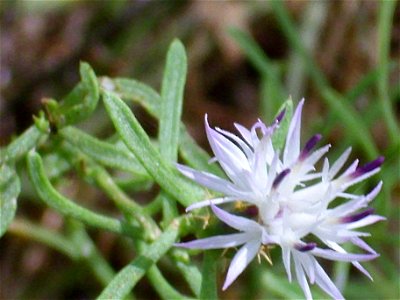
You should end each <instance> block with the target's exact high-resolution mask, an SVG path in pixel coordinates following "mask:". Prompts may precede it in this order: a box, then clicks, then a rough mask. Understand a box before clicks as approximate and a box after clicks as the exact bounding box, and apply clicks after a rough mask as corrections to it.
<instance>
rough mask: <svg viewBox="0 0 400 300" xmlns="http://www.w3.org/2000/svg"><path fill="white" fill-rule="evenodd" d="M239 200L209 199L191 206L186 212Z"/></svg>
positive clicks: (227, 198) (234, 198)
mask: <svg viewBox="0 0 400 300" xmlns="http://www.w3.org/2000/svg"><path fill="white" fill-rule="evenodd" d="M237 200H239V198H236V197H223V198H214V199H208V200H204V201H200V202H196V203H193V204H191V205H189V206H188V207H186V210H185V211H186V212H189V211H191V210H193V209H197V208H201V207H205V206H209V205H211V204H215V205H217V204H223V203H229V202H233V201H237Z"/></svg>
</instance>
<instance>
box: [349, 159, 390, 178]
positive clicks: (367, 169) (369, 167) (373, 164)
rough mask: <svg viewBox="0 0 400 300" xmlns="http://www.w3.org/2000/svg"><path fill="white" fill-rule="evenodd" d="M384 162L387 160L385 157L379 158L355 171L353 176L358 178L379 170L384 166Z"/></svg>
mask: <svg viewBox="0 0 400 300" xmlns="http://www.w3.org/2000/svg"><path fill="white" fill-rule="evenodd" d="M384 160H385V158H384V157H383V156H379V157H378V158H377V159H375V160H373V161H371V162H369V163H366V164H365V165H363V166H361V167H358V168H357V169H356V170H355V171H354V173H353V174H352V176H353V177H357V176H360V175H363V174H365V173H368V172H370V171H373V170H375V169H377V168H379V167H380V166H381V165H382V164H383V161H384Z"/></svg>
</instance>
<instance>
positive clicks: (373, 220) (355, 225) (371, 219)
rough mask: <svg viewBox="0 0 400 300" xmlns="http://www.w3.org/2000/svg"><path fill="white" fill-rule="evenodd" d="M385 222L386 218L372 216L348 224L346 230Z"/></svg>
mask: <svg viewBox="0 0 400 300" xmlns="http://www.w3.org/2000/svg"><path fill="white" fill-rule="evenodd" d="M383 220H386V218H385V217H382V216H378V215H370V216H368V217H365V218H364V219H361V220H358V221H356V222H352V223H349V224H347V226H346V228H348V229H353V228H360V227H364V226H367V225H371V224H374V223H376V222H379V221H383Z"/></svg>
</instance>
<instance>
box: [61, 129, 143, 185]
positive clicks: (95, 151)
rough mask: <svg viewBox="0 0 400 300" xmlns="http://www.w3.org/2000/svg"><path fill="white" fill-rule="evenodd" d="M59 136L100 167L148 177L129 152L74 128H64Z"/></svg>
mask: <svg viewBox="0 0 400 300" xmlns="http://www.w3.org/2000/svg"><path fill="white" fill-rule="evenodd" d="M60 135H61V136H62V137H63V138H64V139H65V140H67V141H68V142H69V143H71V144H72V145H73V146H75V147H77V148H78V149H79V150H81V151H82V152H83V153H85V154H86V155H88V156H89V157H91V158H93V159H94V160H96V161H97V162H99V163H101V164H102V165H105V166H108V167H112V168H116V169H119V170H123V171H128V172H131V173H133V174H135V175H139V176H143V177H149V176H148V175H147V172H146V170H145V169H144V168H143V167H142V165H141V164H140V163H139V162H138V160H137V159H136V157H135V156H134V155H132V154H131V153H130V152H129V151H125V150H123V149H121V148H118V147H115V145H113V144H110V143H107V142H103V141H100V140H98V139H96V138H94V137H92V136H91V135H89V134H87V133H85V132H83V131H81V130H79V129H77V128H74V127H65V128H63V129H62V130H60Z"/></svg>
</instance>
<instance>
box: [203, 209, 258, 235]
mask: <svg viewBox="0 0 400 300" xmlns="http://www.w3.org/2000/svg"><path fill="white" fill-rule="evenodd" d="M211 209H212V210H213V212H214V214H215V215H216V216H217V217H218V219H220V220H221V221H222V222H224V223H225V224H227V225H229V226H230V227H232V228H235V229H236V230H240V231H248V232H251V233H252V234H254V235H257V234H259V235H260V239H259V240H261V232H262V230H261V226H260V224H258V223H257V222H255V221H253V220H250V219H247V218H244V217H239V216H235V215H232V214H230V213H228V212H226V211H224V210H222V209H220V208H219V207H217V206H215V205H214V204H211Z"/></svg>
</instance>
